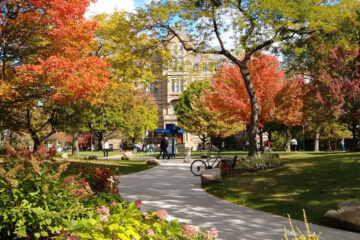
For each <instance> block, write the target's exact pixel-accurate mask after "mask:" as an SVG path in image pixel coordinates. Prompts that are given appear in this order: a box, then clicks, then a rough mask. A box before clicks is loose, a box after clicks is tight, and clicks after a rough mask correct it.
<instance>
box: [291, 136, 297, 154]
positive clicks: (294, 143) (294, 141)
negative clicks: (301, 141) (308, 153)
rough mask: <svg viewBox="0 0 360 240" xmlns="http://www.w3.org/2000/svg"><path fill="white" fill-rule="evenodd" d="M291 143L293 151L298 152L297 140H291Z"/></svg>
mask: <svg viewBox="0 0 360 240" xmlns="http://www.w3.org/2000/svg"><path fill="white" fill-rule="evenodd" d="M290 143H291V148H292V151H297V141H296V139H295V138H293V139H291V141H290Z"/></svg>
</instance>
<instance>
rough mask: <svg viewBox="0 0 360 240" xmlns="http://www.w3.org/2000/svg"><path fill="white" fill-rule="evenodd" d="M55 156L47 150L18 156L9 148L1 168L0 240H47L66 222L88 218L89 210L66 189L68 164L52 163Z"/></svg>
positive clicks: (79, 187) (41, 149)
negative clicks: (65, 172)
mask: <svg viewBox="0 0 360 240" xmlns="http://www.w3.org/2000/svg"><path fill="white" fill-rule="evenodd" d="M54 153H56V152H54V151H53V150H50V151H47V150H45V149H44V148H40V149H39V150H38V151H37V152H36V153H35V154H32V153H31V152H30V151H29V150H27V149H22V150H20V151H19V153H18V152H17V151H16V150H15V149H13V148H12V147H10V146H7V154H8V155H7V156H6V157H5V159H4V162H3V164H1V165H0V193H1V194H0V239H15V238H24V239H48V238H51V237H52V236H56V235H58V234H59V233H60V232H61V231H62V225H63V224H64V222H66V221H69V220H72V219H78V218H81V217H85V216H87V211H88V210H87V209H86V208H85V207H84V206H83V205H82V204H81V203H80V201H79V200H78V198H76V196H75V195H73V194H71V193H69V192H68V191H67V190H66V189H65V188H64V184H63V182H62V180H61V174H62V173H63V172H64V171H65V170H66V167H67V164H62V165H60V166H59V165H58V164H56V163H54V162H53V161H52V160H50V158H51V157H53V156H54V155H55V154H54ZM68 185H69V184H68ZM77 188H78V189H81V186H80V185H77Z"/></svg>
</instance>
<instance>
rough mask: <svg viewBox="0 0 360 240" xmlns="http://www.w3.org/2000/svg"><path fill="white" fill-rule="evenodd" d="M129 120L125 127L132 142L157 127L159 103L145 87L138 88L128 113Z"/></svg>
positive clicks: (126, 134) (140, 138)
mask: <svg viewBox="0 0 360 240" xmlns="http://www.w3.org/2000/svg"><path fill="white" fill-rule="evenodd" d="M127 119H128V121H127V122H126V123H127V124H126V126H125V129H124V134H125V136H127V137H129V138H130V140H131V142H132V144H135V143H136V142H138V141H140V140H142V139H143V136H144V134H145V133H146V132H147V131H153V130H155V129H156V128H157V124H158V121H159V119H158V116H157V104H156V102H155V99H154V97H153V96H152V95H151V94H149V93H148V92H146V91H145V90H143V89H137V90H136V91H135V95H134V106H133V108H132V109H131V111H130V112H129V114H128V115H127Z"/></svg>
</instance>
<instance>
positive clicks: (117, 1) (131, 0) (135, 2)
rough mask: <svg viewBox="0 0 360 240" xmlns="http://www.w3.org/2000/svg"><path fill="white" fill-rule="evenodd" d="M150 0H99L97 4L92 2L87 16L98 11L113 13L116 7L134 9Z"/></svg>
mask: <svg viewBox="0 0 360 240" xmlns="http://www.w3.org/2000/svg"><path fill="white" fill-rule="evenodd" d="M148 1H149V0H97V2H96V3H95V4H91V5H90V8H89V10H88V12H87V13H86V17H90V16H91V15H94V14H98V13H103V12H106V13H112V12H113V10H114V8H117V9H123V10H126V11H133V10H134V9H135V8H136V7H143V6H144V4H145V2H148Z"/></svg>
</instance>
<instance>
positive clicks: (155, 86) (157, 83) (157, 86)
mask: <svg viewBox="0 0 360 240" xmlns="http://www.w3.org/2000/svg"><path fill="white" fill-rule="evenodd" d="M158 92H159V81H155V83H154V94H157V93H158Z"/></svg>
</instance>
